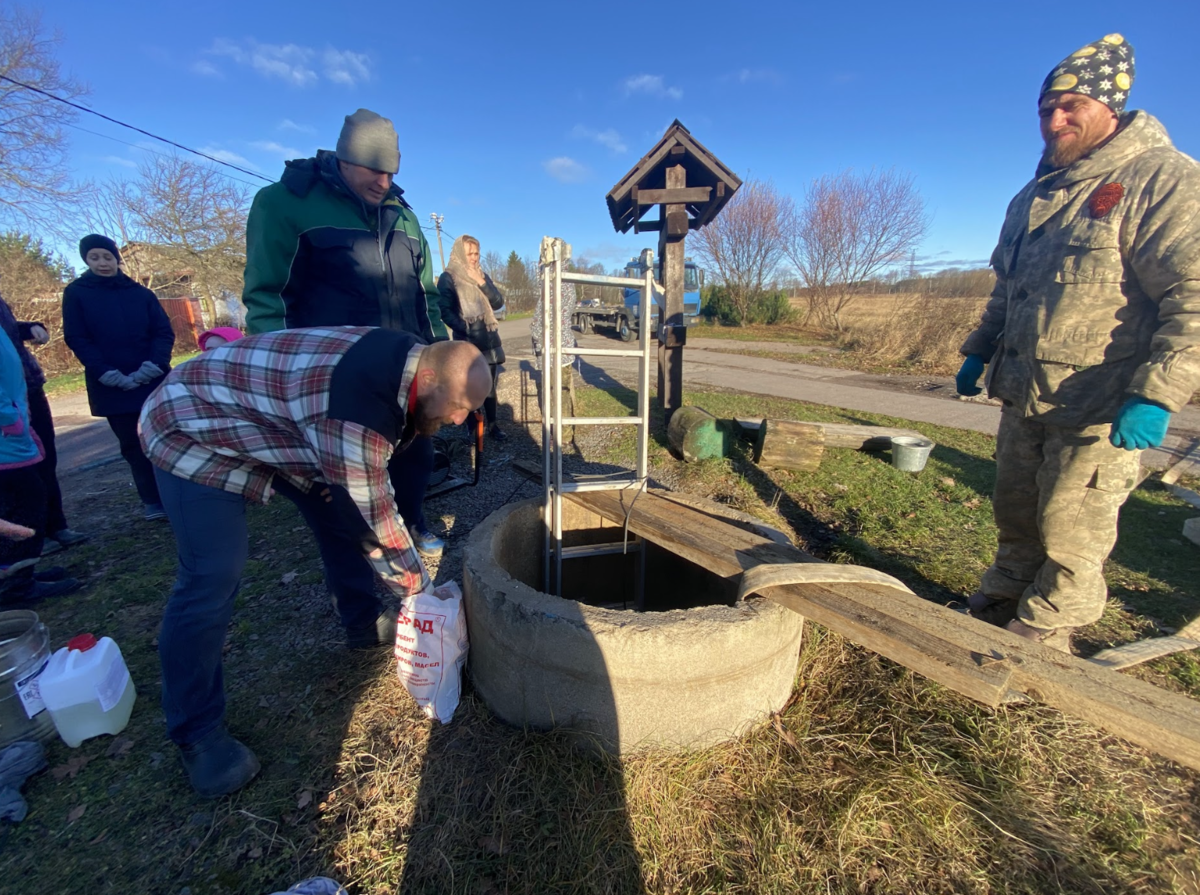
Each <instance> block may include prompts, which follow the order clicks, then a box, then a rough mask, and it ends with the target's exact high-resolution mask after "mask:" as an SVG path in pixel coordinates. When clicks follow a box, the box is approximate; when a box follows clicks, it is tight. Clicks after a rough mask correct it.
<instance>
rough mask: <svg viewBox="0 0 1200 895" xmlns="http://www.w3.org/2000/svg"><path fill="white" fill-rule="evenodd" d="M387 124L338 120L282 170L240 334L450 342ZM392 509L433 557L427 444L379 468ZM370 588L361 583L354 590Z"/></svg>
mask: <svg viewBox="0 0 1200 895" xmlns="http://www.w3.org/2000/svg"><path fill="white" fill-rule="evenodd" d="M399 170H400V149H399V139H398V137H397V136H396V130H395V128H394V127H393V126H392V122H391V121H389V120H388V119H387V118H383V117H382V116H380V115H378V114H376V113H375V112H372V111H370V110H369V109H359V110H358V111H357V112H355V113H354V114H353V115H347V116H346V120H345V124H344V125H343V127H342V132H341V135H340V136H339V137H338V141H337V149H336V151H334V152H330V151H328V150H320V151H318V152H317V154H316V156H315V157H314V158H308V159H296V160H293V161H289V162H287V164H286V165H285V167H284V172H283V177H281V178H280V180H279V182H277V183H273V184H271V185H270V186H267V187H263V189H261V190H259V191H258V194H257V195H256V196H255V197H254V203H253V204H252V205H251V207H250V217H249V219H248V220H247V221H246V273H245V286H244V288H243V292H242V303H243V304H244V305H245V306H246V331H247V335H251V336H253V335H258V334H260V333H265V332H272V331H274V330H279V329H296V328H298V327H314V326H379V327H383V328H384V329H391V330H399V331H402V332H407V333H410V334H412V335H414V336H416V337H417V338H418V339H420V340H421V341H423V342H425V343H427V344H429V343H432V342H439V341H443V340H446V339H449V337H450V334H449V332H448V331H447V329H446V326H445V324H444V323H443V322H442V317H441V312H440V304H441V296H440V295H439V294H438V290H437V286H436V285H434V281H433V270H432V258H431V257H430V254H429V244H428V243H427V242H426V241H425V236H424V234H423V233H422V232H421V225H420V222H419V221H418V220H417V215H416V213H415V212H414V211H413V210H412V208H411V207H410V206H409V204H408V203H407V202H406V201H404V191H403V190H402V189H400V188H399V187H398V186H396V184H395V182H394V179H395V175H396V173H397V172H398V171H399ZM389 470H390V472H391V477H392V486H393V489H394V490H395V492H396V507H397V511H398V512H399V514H400V516H401V518H402V519H403V520H404V523H405V524H406V525H407V526H408V528H409V533H410V534H411V536H412V539H413V542H414V543H415V544H416V545H417V549H418V550H420V551H421V552H422V553H424V554H425V555H427V556H438V555H440V554H441V552H442V549H443V548H444V547H445V543H444V542H443V541H442V539H441V538H439V537H438V536H437V535H435V534H434V533H433V532H431V531H430V530H429V526H428V525H427V523H426V521H425V514H424V511H423V509H422V506H421V504H422V501H423V500H424V496H425V489H426V487H427V486H428V484H429V478H430V475H431V473H432V471H433V442H432V441H431V440H430V439H429V438H427V437H421V438H418V439H417V441H416V442H415V443H414V444H413V445H412V446H410V447H409V449H408V450H407V451H404V452H402V453H399V454H396V455H395V456H394V457H393V459H392V463H391V464H390V465H389ZM364 580H369V579H364Z"/></svg>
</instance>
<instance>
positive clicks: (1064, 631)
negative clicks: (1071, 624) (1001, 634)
mask: <svg viewBox="0 0 1200 895" xmlns="http://www.w3.org/2000/svg"><path fill="white" fill-rule="evenodd" d="M1004 629H1005V630H1006V631H1011V632H1012V633H1014V634H1017V635H1019V636H1021V637H1024V638H1025V639H1026V640H1034V641H1037V642H1038V643H1041V644H1043V645H1044V646H1048V647H1050V648H1051V649H1056V650H1058V651H1060V652H1064V653H1066V654H1067V655H1070V654H1071V635H1072V634H1074V633H1075V629H1074V628H1035V627H1034V626H1033V625H1028V624H1026V623H1025V622H1023V621H1021V620H1020V619H1019V618H1014V619H1013V620H1012V621H1010V622H1009V623H1008V624H1007V625H1005V626H1004Z"/></svg>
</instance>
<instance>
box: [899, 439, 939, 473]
mask: <svg viewBox="0 0 1200 895" xmlns="http://www.w3.org/2000/svg"><path fill="white" fill-rule="evenodd" d="M931 451H933V442H932V441H930V440H929V439H928V438H916V437H914V436H912V435H896V436H894V437H893V438H892V465H893V466H894V467H896V468H897V469H899V470H902V471H904V472H920V471H921V470H922V469H924V468H925V461H927V460H928V459H929V454H930V452H931Z"/></svg>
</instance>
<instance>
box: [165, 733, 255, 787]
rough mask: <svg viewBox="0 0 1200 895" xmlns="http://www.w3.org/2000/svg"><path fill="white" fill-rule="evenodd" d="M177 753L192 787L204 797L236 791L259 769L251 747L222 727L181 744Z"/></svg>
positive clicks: (251, 778)
mask: <svg viewBox="0 0 1200 895" xmlns="http://www.w3.org/2000/svg"><path fill="white" fill-rule="evenodd" d="M179 755H180V758H182V759H183V769H184V770H185V771H186V772H187V775H188V781H189V782H190V783H191V784H192V789H194V790H196V792H197V793H199V794H200V796H201V797H202V798H205V799H215V798H217V797H219V796H226V795H229V794H230V793H231V792H237V791H238V790H239V789H241V788H242V787H243V786H245V785H246V784H247V783H249V782H250V781H251V780H253V779H254V775H255V774H257V773H258V769H259V764H258V759H257V758H256V757H255V756H254V753H253V752H251V751H250V747H249V746H246V745H245V744H244V743H240V742H238V741H237V740H235V739H234V738H233V737H231V736H230V735H229V731H227V730H226V729H225V728H224V727H218V728H217V729H216V730H214V731H212V732H211V733H208V734H205V736H204V737H203V738H202V739H199V740H197V741H196V742H194V743H191V744H190V745H187V746H180V747H179Z"/></svg>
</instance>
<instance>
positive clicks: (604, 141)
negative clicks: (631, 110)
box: [571, 124, 629, 155]
mask: <svg viewBox="0 0 1200 895" xmlns="http://www.w3.org/2000/svg"><path fill="white" fill-rule="evenodd" d="M571 136H572V137H574V138H575V139H577V140H594V141H595V142H597V143H599V144H600V145H601V146H605V147H607V148H608V149H610V150H612V151H613V152H615V153H617V154H618V155H620V154H621V153H623V152H627V151H628V149H629V147H628V146H626V145H625V142H624V141H623V140H622V139H621V135H620V134H618V133H617V132H616V131H615V130H613V129H612V128H611V127H610V128H609V129H608V130H605V131H594V130H592V129H591V128H588V127H584V126H583V125H582V124H577V125H575V127H574V129H573V130H572V131H571Z"/></svg>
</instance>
